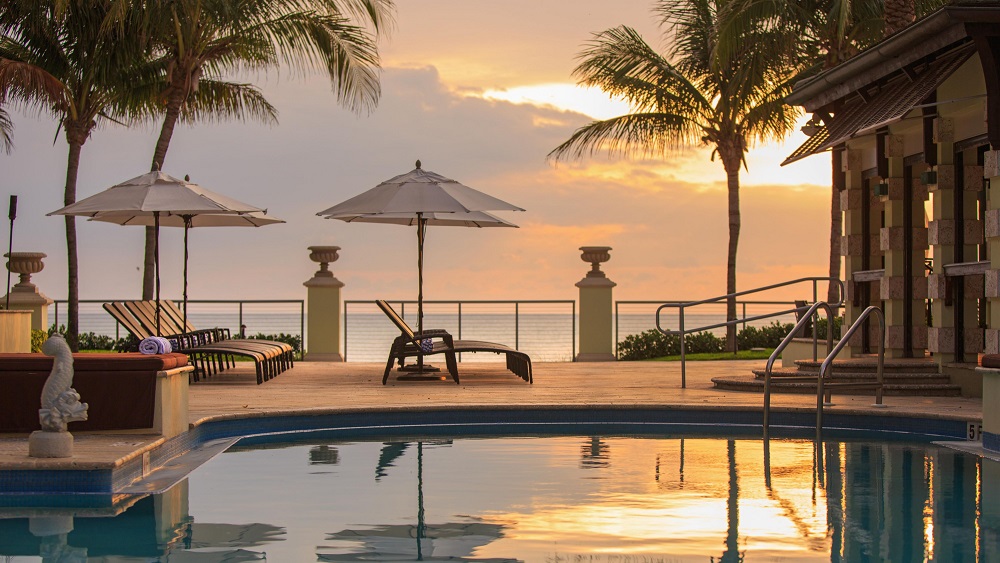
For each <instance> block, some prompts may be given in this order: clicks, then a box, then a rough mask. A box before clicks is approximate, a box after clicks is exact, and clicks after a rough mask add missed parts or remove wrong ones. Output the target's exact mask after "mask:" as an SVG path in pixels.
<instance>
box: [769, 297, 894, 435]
mask: <svg viewBox="0 0 1000 563" xmlns="http://www.w3.org/2000/svg"><path fill="white" fill-rule="evenodd" d="M821 308H822V309H824V310H826V318H827V326H828V327H832V326H833V324H832V322H833V316H834V312H833V311H834V309H833V306H831V305H830V304H829V303H826V302H823V301H821V302H819V303H813V304H812V306H811V307H809V309H807V310H806V312H805V314H803V315H802V318H801V319H799V322H797V323H796V324H795V327H794V328H793V329H792V330H791V332H789V333H788V336H786V337H785V339H784V340H782V341H781V344H779V345H778V347H777V348H775V349H774V352H772V353H771V357H769V358H768V359H767V366H766V367H765V369H764V422H763V424H764V441H765V443H766V442H767V440H768V438H769V437H770V427H771V371H772V370H773V368H774V362H775V361H776V360H777V359H778V358H779V357H780V356H781V353H782V351H784V349H785V348H786V347H788V345H789V344H790V343H791V342H792V340H793V338H794V336H795V334H797V333H798V331H799V330H801V329H802V328H804V327H805V326H806V325H807V324H808V323H809V322H810V321H811V320H812V318H813V316H815V315H816V313H817V312H818V310H819V309H821ZM872 315H875V316H876V317H877V318H878V321H879V332H878V343H879V344H878V365H877V368H876V369H877V371H876V381H875V382H874V383H873V382H837V383H834V382H830V383H825V380H826V379H827V377H831V376H832V373H833V361H834V360H835V359H836V358H837V356H838V355H839V354H840V352H841V351H842V350H843V349H844V347H845V346H847V343H848V342H849V341H850V340H851V337H852V336H854V334H855V333H856V332H857V331H858V330H861V328H862V327H864V326H865V323H866V321H867V320H868V317H870V316H872ZM826 346H827V348H826V349H827V351H828V353H827V355H826V358H825V359H824V360H823V363H822V364H821V365H820V368H819V373H818V374H817V375H815V376H812V375H809V376H786V377H782V378H781V380H782V381H788V382H793V381H816V439H817V441H820V440H821V433H822V430H823V407H824V406H832V405H833V403H832V402H831V401H832V399H833V396H832V395H833V392H832V389H833V388H841V389H845V388H850V389H864V388H866V387H872V388H874V389H875V404H874V405H872V406H874V407H885V404H883V403H882V394H883V389H884V373H883V372H884V370H885V315H884V314H883V313H882V310H881V309H879V308H878V307H875V306H871V307H868V308H866V309H865V310H864V311H862V313H861V315H859V316H858V318H857V320H855V321H854V323H853V324H852V325H851V327H850V328H849V329H847V331H846V332H845V333H844V334H843V335H841V337H840V341H839V342H837V345H836V346H834V345H833V330H827V331H826ZM813 361H818V358H817V353H816V332H815V331H813ZM824 399H825V401H824Z"/></svg>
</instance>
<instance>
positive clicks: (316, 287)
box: [302, 246, 344, 362]
mask: <svg viewBox="0 0 1000 563" xmlns="http://www.w3.org/2000/svg"><path fill="white" fill-rule="evenodd" d="M309 250H310V254H309V258H310V259H311V260H312V261H313V262H319V271H318V272H316V274H314V275H313V277H312V279H311V280H309V281H307V282H305V283H303V284H302V285H304V286H306V287H307V288H309V289H308V294H307V302H308V303H307V310H306V315H307V319H306V330H307V331H308V335H309V340H308V342H307V343H305V351H306V352H307V353H306V354H305V355H304V356H303V359H304V360H307V361H319V362H342V361H344V356H342V355H341V353H340V327H341V324H342V321H341V317H340V288H342V287H344V282H342V281H340V280H338V279H337V278H335V277H333V272H331V271H330V270H329V268H328V265H329V264H330V263H331V262H336V261H337V259H338V258H340V255H339V254H337V252H338V251H339V250H340V247H339V246H310V247H309Z"/></svg>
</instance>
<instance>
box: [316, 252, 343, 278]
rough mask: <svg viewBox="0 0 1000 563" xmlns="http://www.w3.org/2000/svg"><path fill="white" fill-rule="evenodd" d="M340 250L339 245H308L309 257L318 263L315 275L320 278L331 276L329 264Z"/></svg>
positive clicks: (334, 259) (336, 257) (337, 256)
mask: <svg viewBox="0 0 1000 563" xmlns="http://www.w3.org/2000/svg"><path fill="white" fill-rule="evenodd" d="M339 251H340V247H339V246H310V247H309V259H310V260H312V261H313V262H317V263H319V271H318V272H316V274H315V275H316V276H317V277H322V278H332V277H333V272H331V271H330V264H331V263H333V262H336V261H337V259H338V258H340V255H339V254H337V253H338V252H339Z"/></svg>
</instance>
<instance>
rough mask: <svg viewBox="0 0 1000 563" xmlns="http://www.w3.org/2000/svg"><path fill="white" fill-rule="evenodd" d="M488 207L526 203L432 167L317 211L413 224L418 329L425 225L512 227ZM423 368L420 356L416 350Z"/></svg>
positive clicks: (419, 327) (419, 325) (333, 216)
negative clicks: (496, 194) (480, 188)
mask: <svg viewBox="0 0 1000 563" xmlns="http://www.w3.org/2000/svg"><path fill="white" fill-rule="evenodd" d="M487 211H524V209H522V208H520V207H518V206H516V205H513V204H511V203H507V202H506V201H503V200H501V199H497V198H495V197H493V196H491V195H487V194H485V193H483V192H480V191H478V190H474V189H472V188H470V187H468V186H465V185H463V184H460V183H458V182H456V181H455V180H452V179H450V178H446V177H444V176H442V175H440V174H437V173H435V172H431V171H429V170H424V169H422V168H421V167H420V161H419V160H418V161H417V164H416V168H414V169H413V170H411V171H410V172H407V173H406V174H400V175H399V176H396V177H394V178H391V179H389V180H386V181H385V182H382V183H381V184H379V185H377V186H375V187H374V188H372V189H370V190H368V191H366V192H364V193H361V194H359V195H356V196H354V197H352V198H350V199H348V200H346V201H343V202H341V203H339V204H337V205H334V206H333V207H330V208H328V209H324V210H323V211H320V212H319V213H317V215H319V216H320V217H325V218H327V219H340V220H341V221H347V222H349V223H350V222H366V223H389V224H395V225H415V226H416V227H417V330H418V331H419V332H423V330H424V238H425V232H426V229H427V226H428V225H441V226H462V227H516V226H517V225H515V224H513V223H510V222H509V221H506V220H504V219H501V218H499V217H497V216H495V215H491V214H489V213H486V212H487ZM417 365H418V370H422V367H423V356H417Z"/></svg>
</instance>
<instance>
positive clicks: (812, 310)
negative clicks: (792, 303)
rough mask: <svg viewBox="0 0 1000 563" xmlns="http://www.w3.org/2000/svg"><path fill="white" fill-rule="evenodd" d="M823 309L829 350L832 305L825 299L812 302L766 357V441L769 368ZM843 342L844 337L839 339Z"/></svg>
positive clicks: (814, 353)
mask: <svg viewBox="0 0 1000 563" xmlns="http://www.w3.org/2000/svg"><path fill="white" fill-rule="evenodd" d="M820 309H824V310H825V311H826V321H827V322H826V327H827V328H826V349H827V351H828V352H829V351H830V350H831V349H832V348H833V307H832V306H831V305H830V304H829V303H827V302H826V301H820V302H818V303H813V304H812V306H811V307H809V309H807V310H806V312H805V314H803V315H802V317H801V318H800V319H799V322H797V323H795V327H794V328H792V330H791V331H790V332H789V333H788V335H787V336H785V338H784V340H782V341H781V343H780V344H778V346H777V347H776V348H775V349H774V351H773V352H771V356H770V357H769V358H768V359H767V366H766V367H765V368H764V440H765V442H766V441H767V438H768V429H769V428H770V418H771V370H773V369H774V362H775V361H777V359H778V358H779V357H781V353H782V352H783V351H784V350H785V348H787V347H788V345H789V344H791V342H792V340H793V339H794V338H795V335H796V334H798V332H799V331H800V330H802V329H803V328H805V327H806V325H808V324H809V323H810V322H811V321H812V318H813V316H814V315H815V314H816V313H817V312H818V311H819V310H820ZM841 342H844V339H841ZM813 343H814V344H815V343H816V331H815V330H814V331H813ZM816 348H817V347H816V346H815V345H814V346H813V361H816V360H817V357H816V356H817V352H816ZM795 379H796V380H800V381H801V380H809V381H811V380H812V379H814V378H813V377H808V378H807V377H801V378H795Z"/></svg>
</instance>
